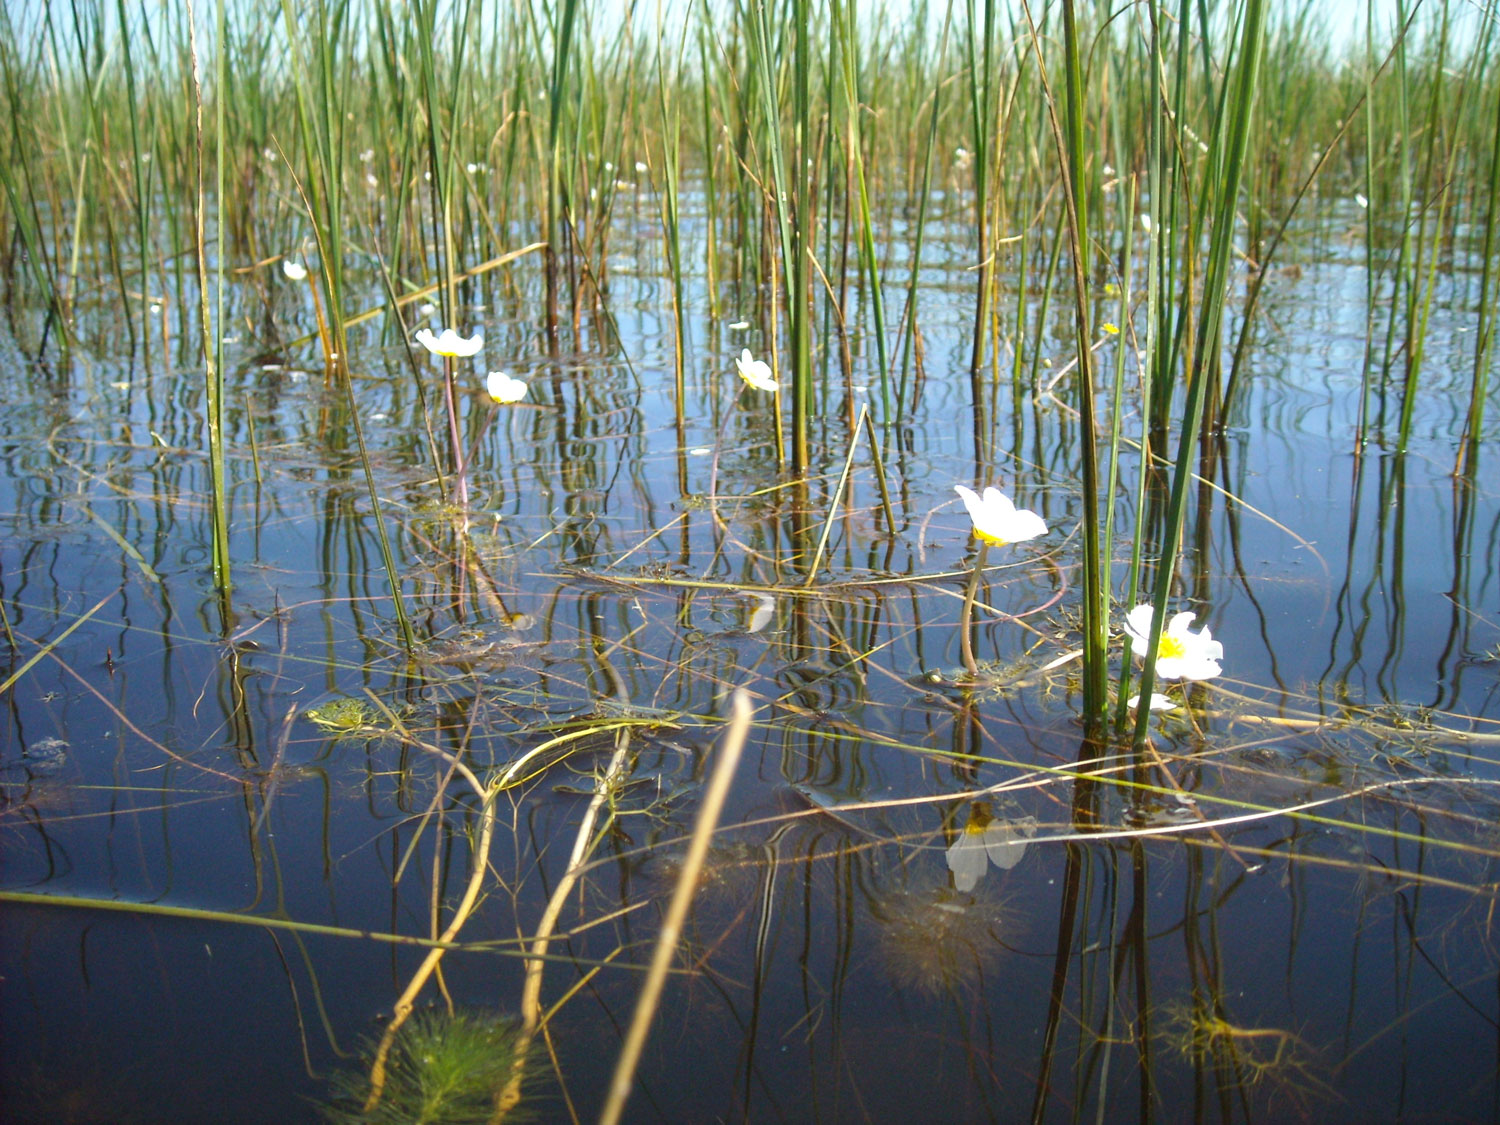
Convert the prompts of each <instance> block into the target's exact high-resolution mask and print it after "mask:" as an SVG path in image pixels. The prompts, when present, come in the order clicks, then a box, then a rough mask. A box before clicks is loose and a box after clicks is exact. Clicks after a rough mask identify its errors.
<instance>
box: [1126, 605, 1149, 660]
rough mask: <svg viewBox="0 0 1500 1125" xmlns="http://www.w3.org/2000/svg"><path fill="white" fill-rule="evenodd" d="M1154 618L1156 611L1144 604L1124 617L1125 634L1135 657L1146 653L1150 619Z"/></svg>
mask: <svg viewBox="0 0 1500 1125" xmlns="http://www.w3.org/2000/svg"><path fill="white" fill-rule="evenodd" d="M1155 616H1156V610H1154V609H1153V608H1152V607H1151V606H1149V605H1146V604H1144V603H1143V604H1141V605H1138V606H1136V607H1135V608H1134V609H1132V610H1131V611H1130V612H1129V613H1127V614H1126V615H1125V632H1126V633H1127V634H1129V636H1130V639H1131V641H1132V642H1133V647H1134V648H1135V654H1136V655H1137V656H1141V655H1142V654H1144V653H1145V651H1146V643H1147V642H1148V641H1149V640H1150V639H1151V619H1152V618H1153V617H1155Z"/></svg>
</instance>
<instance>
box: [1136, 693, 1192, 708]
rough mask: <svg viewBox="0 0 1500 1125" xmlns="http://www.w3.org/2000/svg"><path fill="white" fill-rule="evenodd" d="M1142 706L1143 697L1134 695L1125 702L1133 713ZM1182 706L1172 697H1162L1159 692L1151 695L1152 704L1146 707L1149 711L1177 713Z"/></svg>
mask: <svg viewBox="0 0 1500 1125" xmlns="http://www.w3.org/2000/svg"><path fill="white" fill-rule="evenodd" d="M1140 705H1141V697H1140V696H1138V695H1132V696H1131V697H1130V698H1129V699H1127V700H1126V701H1125V706H1127V707H1129V708H1130V709H1131V710H1132V711H1134V710H1135V709H1136V708H1137V707H1139V706H1140ZM1181 706H1182V704H1180V703H1178V702H1177V700H1175V699H1173V698H1172V697H1171V696H1169V695H1162V694H1160V693H1159V692H1154V691H1153V692H1152V693H1151V702H1150V703H1148V704H1147V705H1146V709H1147V710H1148V711H1175V710H1177V709H1178V708H1179V707H1181Z"/></svg>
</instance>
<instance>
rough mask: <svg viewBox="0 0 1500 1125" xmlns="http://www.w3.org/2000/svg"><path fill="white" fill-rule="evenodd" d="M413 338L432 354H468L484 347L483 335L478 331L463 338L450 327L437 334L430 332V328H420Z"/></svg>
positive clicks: (472, 353)
mask: <svg viewBox="0 0 1500 1125" xmlns="http://www.w3.org/2000/svg"><path fill="white" fill-rule="evenodd" d="M414 339H415V340H416V341H417V343H419V344H421V345H422V346H423V347H424V348H426V349H427V350H428V351H430V352H431V353H432V354H433V355H443V356H468V355H474V354H475V353H476V352H478V351H479V349H480V348H482V347H484V337H483V336H482V335H481V334H479V333H478V332H476V333H474V335H473V336H471V337H469V338H468V339H467V340H465V339H464V338H463V337H462V336H460V335H459V334H458V333H457V332H455V331H453V329H451V328H444V329H443V331H442V333H441V334H439V335H437V336H434V335H433V334H432V329H430V328H420V329H418V330H417V334H416V336H415V337H414Z"/></svg>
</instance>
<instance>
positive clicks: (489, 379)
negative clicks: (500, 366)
mask: <svg viewBox="0 0 1500 1125" xmlns="http://www.w3.org/2000/svg"><path fill="white" fill-rule="evenodd" d="M484 386H485V389H486V390H488V391H489V392H490V398H492V399H494V400H495V401H496V402H520V401H521V400H522V399H523V398H525V397H526V380H525V379H517V378H516V377H515V376H513V375H507V374H506V373H505V372H504V371H491V372H490V373H489V374H488V375H486V376H485V379H484Z"/></svg>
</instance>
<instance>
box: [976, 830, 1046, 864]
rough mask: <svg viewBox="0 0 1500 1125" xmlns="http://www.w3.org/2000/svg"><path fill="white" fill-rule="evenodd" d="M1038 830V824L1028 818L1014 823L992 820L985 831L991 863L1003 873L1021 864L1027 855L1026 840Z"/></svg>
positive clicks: (985, 848) (985, 843)
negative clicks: (1023, 857)
mask: <svg viewBox="0 0 1500 1125" xmlns="http://www.w3.org/2000/svg"><path fill="white" fill-rule="evenodd" d="M1035 830H1036V824H1035V822H1034V821H1032V820H1031V818H1030V817H1027V818H1026V819H1025V820H1018V821H1015V822H1014V823H1006V822H1004V821H999V820H992V821H990V823H989V824H987V825H986V826H985V829H984V850H985V852H986V853H987V854H988V855H989V857H990V862H991V863H993V864H994V865H995V866H996V867H998V868H999V869H1000V870H1001V871H1009V870H1010V869H1011V868H1012V867H1014V866H1015V865H1016V864H1018V863H1020V862H1021V857H1022V856H1023V855H1025V854H1026V838H1027V837H1028V836H1030V835H1031V834H1032V832H1034V831H1035Z"/></svg>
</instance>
